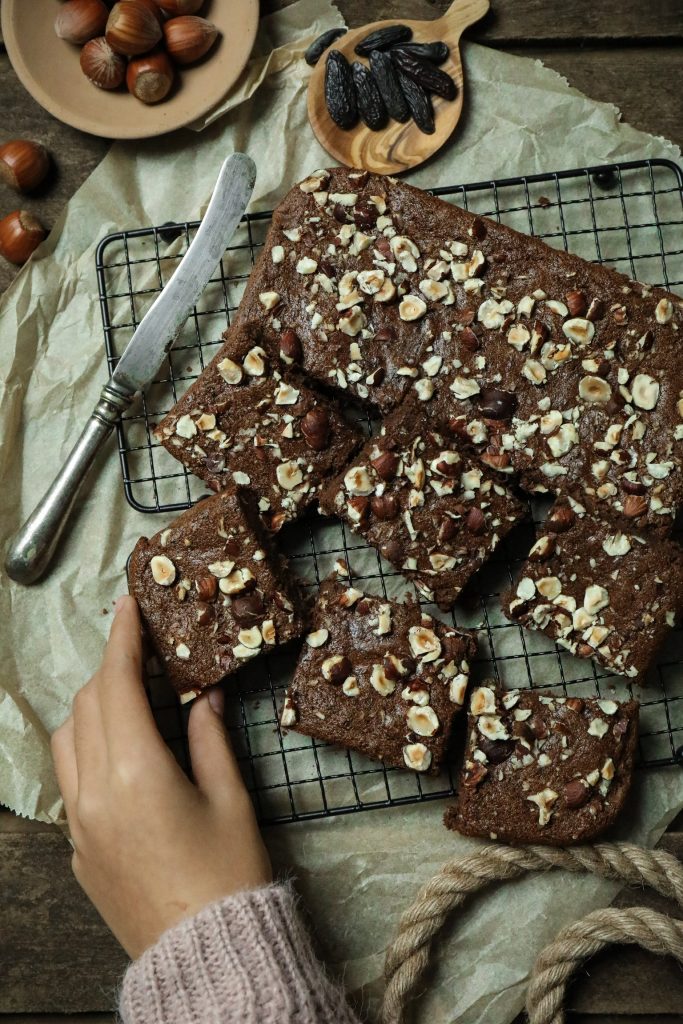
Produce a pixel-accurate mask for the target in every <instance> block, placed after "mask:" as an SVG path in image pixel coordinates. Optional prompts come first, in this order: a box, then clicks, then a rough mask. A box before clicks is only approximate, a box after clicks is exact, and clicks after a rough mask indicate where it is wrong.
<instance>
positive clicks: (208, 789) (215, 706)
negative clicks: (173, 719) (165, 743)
mask: <svg viewBox="0 0 683 1024" xmlns="http://www.w3.org/2000/svg"><path fill="white" fill-rule="evenodd" d="M224 703H225V697H224V694H223V690H222V689H221V687H220V686H213V687H212V688H211V689H210V690H209V691H208V693H205V694H203V695H202V696H201V697H198V698H197V700H196V701H195V702H194V704H193V705H192V710H191V711H190V721H189V723H188V727H187V739H188V743H189V747H190V759H191V761H192V774H193V775H194V780H195V782H196V783H197V785H198V786H199V788H200V789H201V790H202V792H203V793H204V794H205V795H206V796H208V797H209V799H210V800H212V799H214V798H215V797H218V796H220V797H221V798H223V799H225V796H226V794H227V795H228V796H229V795H230V794H231V793H232V792H233V791H234V788H235V787H237V786H239V787H240V788H243V786H244V783H243V782H242V776H241V774H240V770H239V768H238V765H237V760H236V758H235V754H234V752H233V749H232V746H231V743H230V739H229V737H228V734H227V731H226V728H225V725H224V723H223V707H224Z"/></svg>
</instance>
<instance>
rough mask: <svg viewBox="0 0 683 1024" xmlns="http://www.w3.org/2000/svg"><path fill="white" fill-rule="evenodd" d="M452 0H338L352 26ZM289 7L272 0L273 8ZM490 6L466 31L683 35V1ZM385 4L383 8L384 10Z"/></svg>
mask: <svg viewBox="0 0 683 1024" xmlns="http://www.w3.org/2000/svg"><path fill="white" fill-rule="evenodd" d="M450 3H451V0H384V2H383V3H381V4H374V5H372V8H373V9H372V12H371V11H370V9H369V8H368V3H367V0H337V6H338V7H339V10H340V11H341V12H342V14H343V15H344V17H345V18H346V21H347V23H348V24H349V26H351V27H355V26H356V25H363V24H365V23H366V22H367V21H369V20H370V19H371V18H372V19H374V18H377V19H379V18H408V17H410V18H416V19H417V18H424V19H425V20H430V19H432V18H436V17H438V16H439V15H441V14H443V13H444V11H446V10H448V8H449V6H450ZM277 6H285V5H284V4H282V3H280V4H279V5H278V0H270V7H271V8H273V7H277ZM491 8H492V9H491V11H490V12H489V14H488V15H487V16H486V18H485V19H483V20H482V21H480V22H479V23H478V24H477V25H474V26H473V27H472V28H471V29H470V30H469V31H468V35H469V36H470V37H471V38H472V39H478V40H480V41H481V42H487V43H496V44H498V45H508V44H510V43H514V42H517V43H518V44H519V43H521V42H524V43H535V44H538V43H544V44H545V43H549V44H556V43H560V42H565V43H569V42H576V43H584V42H588V41H593V42H595V41H602V42H625V41H630V40H640V41H641V42H650V41H654V42H666V41H675V40H681V39H683V0H649V2H648V4H647V8H646V9H644V8H643V4H642V2H641V0H599V2H598V3H593V2H591V0H565V2H559V0H492V3H491ZM380 9H381V10H380Z"/></svg>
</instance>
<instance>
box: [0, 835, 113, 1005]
mask: <svg viewBox="0 0 683 1024" xmlns="http://www.w3.org/2000/svg"><path fill="white" fill-rule="evenodd" d="M0 892H1V893H2V902H1V903H0V964H2V984H1V985H0V1013H52V1014H55V1013H75V1012H79V1011H80V1012H83V1011H88V1012H91V1011H103V1012H104V1011H111V1010H112V1009H113V1008H114V1006H115V992H116V988H117V985H118V983H119V981H120V979H121V976H122V974H123V972H124V970H125V967H126V964H127V962H128V961H127V957H126V955H125V953H124V951H123V950H122V949H121V947H120V946H119V944H118V943H117V942H116V940H115V939H114V937H113V935H112V934H111V932H110V931H109V930H108V928H107V927H106V925H105V924H104V922H103V921H102V919H101V918H100V916H99V914H98V913H97V912H96V910H95V909H94V907H93V906H92V904H91V903H90V901H89V900H88V898H87V897H86V895H85V893H84V892H83V891H82V890H81V888H80V887H79V885H78V883H77V882H76V880H75V878H74V877H73V874H72V872H71V848H70V846H69V845H68V843H67V841H66V839H65V838H64V837H63V836H62V835H61V833H60V832H59V831H58V830H56V829H51V830H49V831H36V832H33V833H31V832H10V833H3V834H2V835H0Z"/></svg>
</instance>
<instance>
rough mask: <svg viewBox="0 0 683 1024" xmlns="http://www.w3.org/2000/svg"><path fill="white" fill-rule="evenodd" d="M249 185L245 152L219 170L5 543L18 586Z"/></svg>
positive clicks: (181, 316) (145, 378)
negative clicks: (77, 428)
mask: <svg viewBox="0 0 683 1024" xmlns="http://www.w3.org/2000/svg"><path fill="white" fill-rule="evenodd" d="M255 180H256V167H255V166H254V162H253V161H252V160H251V159H250V157H248V156H245V155H244V153H234V154H233V155H232V156H231V157H228V159H227V160H226V161H225V162H224V163H223V166H222V167H221V171H220V174H219V176H218V181H217V182H216V187H215V189H214V191H213V195H212V197H211V202H210V203H209V206H208V209H207V211H206V213H205V214H204V219H203V220H202V223H201V225H200V227H199V230H198V231H197V234H196V235H195V237H194V240H193V241H192V244H191V245H190V247H189V249H188V250H187V252H186V254H185V256H184V258H183V259H182V261H181V262H180V264H179V265H178V267H177V269H176V271H175V273H174V274H173V277H172V278H171V280H170V281H169V282H168V284H167V285H166V287H165V288H164V290H163V291H162V292H161V294H160V295H159V296H158V297H157V299H156V301H155V302H154V304H153V305H152V306H151V307H150V309H149V310H148V311H147V313H146V314H145V316H144V317H143V319H142V320H141V322H140V325H139V326H138V329H137V330H136V332H135V334H134V335H133V337H132V338H131V340H130V342H129V343H128V345H127V347H126V350H125V352H124V353H123V355H122V356H121V359H120V360H119V362H118V364H117V366H116V369H115V370H114V372H113V373H112V375H111V377H110V378H109V380H108V381H107V383H106V384H105V386H104V388H103V389H102V394H101V395H100V400H99V402H98V403H97V405H96V406H95V409H94V411H93V413H92V416H91V417H90V419H89V420H88V423H87V425H86V427H85V430H84V431H83V433H82V434H81V436H80V438H79V439H78V441H77V442H76V444H75V446H74V448H73V451H72V452H71V454H70V455H69V457H68V458H67V460H66V462H65V463H64V466H63V467H62V469H61V470H60V472H59V473H58V474H57V476H56V478H55V480H54V481H53V483H52V485H51V486H50V488H49V489H48V491H47V493H46V494H45V496H44V497H43V499H42V501H41V502H40V503H39V504H38V505H37V507H36V509H35V510H34V512H33V513H32V514H31V516H30V517H29V519H28V520H27V521H26V523H25V524H24V526H23V527H22V528H21V530H20V531H19V533H18V534H17V535H16V537H15V538H14V540H13V541H12V544H11V546H10V549H9V552H8V555H7V559H6V561H5V569H6V570H7V574H8V575H9V576H11V578H12V579H13V580H16V581H17V583H35V582H36V580H38V579H40V577H41V576H42V575H43V573H44V572H45V570H46V569H47V567H48V565H49V563H50V559H51V558H52V556H53V554H54V551H55V548H56V546H57V542H58V540H59V537H60V534H61V532H62V530H63V529H64V525H65V523H66V520H67V517H68V515H69V513H70V511H71V509H72V508H73V504H74V501H75V499H76V496H77V494H78V491H79V489H80V487H81V484H82V483H83V481H84V479H85V477H86V475H87V473H88V470H89V469H90V467H91V466H92V464H93V461H94V459H95V456H96V455H97V453H98V452H99V450H100V448H101V447H102V445H103V443H104V442H105V441H106V439H107V438H108V437H109V435H110V434H111V432H112V430H113V429H114V427H115V426H116V424H117V423H118V421H119V419H120V418H121V415H122V413H124V412H125V411H126V409H127V408H128V406H129V405H130V404H131V402H132V401H133V398H134V397H135V393H136V392H137V391H140V390H141V389H142V388H143V387H145V385H146V384H148V383H149V382H150V381H151V380H152V379H153V377H154V375H155V373H156V372H157V370H158V369H159V367H160V365H161V363H162V361H163V359H164V356H165V355H166V353H167V352H168V350H169V349H170V348H171V346H172V345H173V343H174V342H175V340H176V338H177V337H178V334H179V333H180V330H181V328H182V326H183V324H184V323H185V321H186V320H187V318H188V316H189V315H190V312H191V311H192V307H193V306H194V305H195V303H196V301H197V299H198V298H199V296H200V295H201V293H202V291H203V289H204V287H205V286H206V284H207V282H208V281H209V279H210V277H211V275H212V274H213V272H214V270H215V269H216V266H217V265H218V262H219V260H220V258H221V256H222V255H223V253H224V252H225V250H226V248H227V245H228V243H229V241H230V239H231V238H232V236H233V234H234V232H235V229H236V228H237V225H238V224H239V222H240V220H241V219H242V216H243V214H244V211H245V210H246V208H247V204H248V202H249V199H250V198H251V193H252V191H253V189H254V182H255Z"/></svg>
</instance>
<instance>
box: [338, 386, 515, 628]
mask: <svg viewBox="0 0 683 1024" xmlns="http://www.w3.org/2000/svg"><path fill="white" fill-rule="evenodd" d="M320 507H321V510H322V511H324V512H327V513H328V514H330V515H332V514H335V515H338V516H340V517H341V518H342V519H344V520H345V521H346V522H347V523H348V524H349V526H350V527H351V529H353V530H354V531H356V532H357V533H360V534H361V535H362V536H363V537H364V539H365V540H366V541H367V542H368V543H369V544H372V545H373V546H374V547H376V548H377V549H378V550H379V551H380V553H381V554H382V555H383V556H384V558H386V559H387V561H389V562H391V564H392V565H394V566H395V567H396V568H397V569H399V570H400V571H401V572H402V573H403V574H404V575H405V576H407V577H408V578H409V579H411V580H412V581H413V582H414V583H415V585H416V586H417V587H418V589H419V590H420V592H421V593H422V594H423V595H424V596H425V597H427V598H428V599H429V600H433V601H435V602H436V604H438V605H439V607H441V608H444V609H448V608H450V607H451V606H452V605H453V602H454V601H455V600H456V598H457V596H458V594H459V593H460V591H461V590H462V588H463V587H464V586H465V584H466V583H467V581H468V580H469V579H470V577H471V576H472V574H473V573H475V572H476V571H477V569H479V568H480V567H481V565H482V564H483V563H484V562H485V561H486V559H487V558H488V557H489V555H490V554H491V553H492V552H493V551H494V550H495V548H496V547H497V545H498V543H499V542H500V540H501V539H502V538H503V537H504V536H505V535H506V534H507V533H508V532H509V531H510V530H511V529H512V527H513V526H515V524H516V523H518V522H519V521H520V520H521V519H522V518H523V517H524V515H525V512H526V508H525V506H524V505H523V504H522V503H521V502H520V501H518V499H517V498H515V497H514V496H513V495H512V494H511V493H510V492H509V491H508V490H507V489H506V487H505V486H504V484H503V483H502V482H501V481H499V480H495V479H493V478H492V476H491V474H490V473H488V472H487V471H485V470H484V469H483V468H482V467H481V466H480V465H478V464H477V462H476V461H474V460H472V459H471V458H470V457H469V456H468V455H467V454H465V453H464V452H463V451H462V450H461V449H460V447H459V445H458V444H457V443H454V441H453V439H452V438H446V437H443V436H442V435H441V434H439V433H437V432H435V431H433V430H431V429H430V425H429V423H428V421H427V420H426V419H425V417H424V414H423V407H422V405H421V403H420V402H419V401H418V400H416V399H413V398H408V399H406V401H405V402H404V403H403V404H402V405H401V406H399V408H398V409H396V410H394V412H393V413H390V415H389V416H388V417H387V418H386V420H385V421H384V424H383V426H382V429H381V433H380V434H379V435H378V436H377V437H375V438H372V439H371V440H369V441H368V442H367V443H366V445H365V446H364V448H363V449H362V450H361V451H360V453H359V454H358V455H357V456H356V458H354V459H353V460H352V461H351V463H350V464H349V465H348V466H347V467H346V468H345V469H344V470H343V472H342V473H340V474H339V476H338V477H337V478H336V479H335V480H334V481H332V483H330V484H329V485H328V486H327V487H326V488H325V490H324V491H323V493H322V494H321V496H320Z"/></svg>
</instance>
